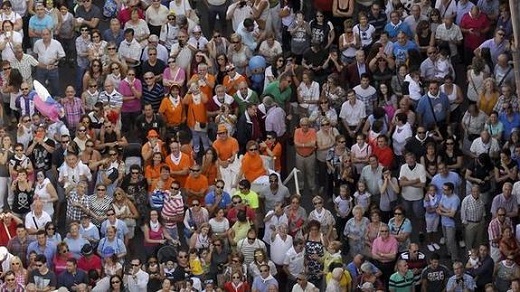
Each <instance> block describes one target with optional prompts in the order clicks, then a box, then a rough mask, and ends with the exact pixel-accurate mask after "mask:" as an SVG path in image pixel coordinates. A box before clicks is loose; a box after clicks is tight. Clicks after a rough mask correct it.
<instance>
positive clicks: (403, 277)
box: [388, 260, 414, 292]
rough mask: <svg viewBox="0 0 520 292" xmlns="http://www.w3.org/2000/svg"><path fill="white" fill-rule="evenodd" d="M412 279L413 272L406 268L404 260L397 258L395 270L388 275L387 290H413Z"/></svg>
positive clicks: (393, 291) (392, 291)
mask: <svg viewBox="0 0 520 292" xmlns="http://www.w3.org/2000/svg"><path fill="white" fill-rule="evenodd" d="M413 279H414V276H413V272H412V271H410V270H409V269H408V264H407V263H406V261H405V260H398V261H397V269H396V272H395V273H394V274H392V275H391V276H390V281H389V283H388V286H389V288H388V291H390V292H399V291H413V286H414V281H413Z"/></svg>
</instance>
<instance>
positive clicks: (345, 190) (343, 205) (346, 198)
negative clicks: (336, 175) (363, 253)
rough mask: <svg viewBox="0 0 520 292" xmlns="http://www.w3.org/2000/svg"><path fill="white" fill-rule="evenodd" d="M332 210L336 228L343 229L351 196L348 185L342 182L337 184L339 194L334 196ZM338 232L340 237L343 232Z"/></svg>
mask: <svg viewBox="0 0 520 292" xmlns="http://www.w3.org/2000/svg"><path fill="white" fill-rule="evenodd" d="M334 210H336V230H343V229H345V224H347V221H348V219H349V218H350V212H352V197H351V196H350V189H349V187H348V185H346V184H342V185H340V186H339V196H337V197H336V198H334ZM338 234H339V236H340V239H341V238H342V237H343V232H340V233H338ZM343 242H348V241H343ZM347 245H348V244H347ZM346 251H347V250H346V249H345V248H343V252H346Z"/></svg>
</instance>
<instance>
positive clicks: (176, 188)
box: [170, 187, 180, 190]
mask: <svg viewBox="0 0 520 292" xmlns="http://www.w3.org/2000/svg"><path fill="white" fill-rule="evenodd" d="M170 189H172V190H179V189H180V188H179V187H170Z"/></svg>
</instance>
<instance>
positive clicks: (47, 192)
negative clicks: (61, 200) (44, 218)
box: [34, 170, 58, 218]
mask: <svg viewBox="0 0 520 292" xmlns="http://www.w3.org/2000/svg"><path fill="white" fill-rule="evenodd" d="M34 199H35V200H37V199H39V200H40V201H42V203H43V210H44V211H45V212H47V213H48V214H49V216H50V217H51V218H52V217H53V215H54V202H56V201H58V193H57V192H56V189H55V188H54V186H53V185H52V183H51V181H50V180H49V179H48V178H46V177H45V173H44V171H43V170H39V171H37V172H36V182H35V184H34Z"/></svg>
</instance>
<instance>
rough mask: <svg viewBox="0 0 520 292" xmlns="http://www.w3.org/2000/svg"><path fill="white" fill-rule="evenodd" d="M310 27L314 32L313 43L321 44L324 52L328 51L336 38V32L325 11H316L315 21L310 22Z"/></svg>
mask: <svg viewBox="0 0 520 292" xmlns="http://www.w3.org/2000/svg"><path fill="white" fill-rule="evenodd" d="M309 27H310V29H311V31H312V32H313V33H312V39H311V43H319V44H320V46H321V47H322V48H323V49H324V50H327V51H328V50H329V48H330V46H331V45H332V43H333V41H334V39H335V38H336V32H335V31H334V26H333V25H332V22H330V21H329V20H328V19H326V16H325V14H324V12H323V11H320V10H317V11H316V14H315V17H314V19H312V20H311V21H310V22H309Z"/></svg>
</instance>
